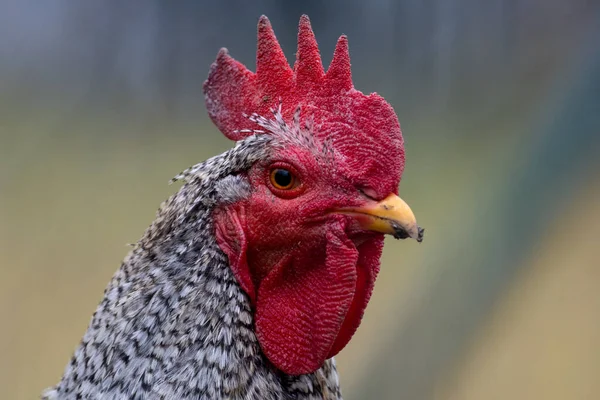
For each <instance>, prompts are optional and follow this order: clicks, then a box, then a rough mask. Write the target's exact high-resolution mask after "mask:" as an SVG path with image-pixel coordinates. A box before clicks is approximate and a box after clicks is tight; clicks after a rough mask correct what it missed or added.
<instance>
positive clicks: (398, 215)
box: [339, 194, 424, 242]
mask: <svg viewBox="0 0 600 400" xmlns="http://www.w3.org/2000/svg"><path fill="white" fill-rule="evenodd" d="M339 212H341V213H344V214H350V215H352V216H354V217H355V218H356V220H357V221H358V223H359V224H360V226H361V227H362V228H363V229H366V230H370V231H374V232H380V233H385V234H389V235H393V236H394V237H395V238H396V239H406V238H409V237H410V238H413V239H416V240H417V242H421V241H423V232H424V229H423V228H420V227H419V226H418V225H417V219H416V218H415V214H413V212H412V210H411V209H410V207H409V206H408V204H406V202H405V201H404V200H402V199H401V198H400V197H398V196H396V195H395V194H390V195H389V196H388V197H386V198H385V199H383V200H382V201H380V202H378V203H372V204H369V205H366V206H362V207H351V208H344V209H342V210H339Z"/></svg>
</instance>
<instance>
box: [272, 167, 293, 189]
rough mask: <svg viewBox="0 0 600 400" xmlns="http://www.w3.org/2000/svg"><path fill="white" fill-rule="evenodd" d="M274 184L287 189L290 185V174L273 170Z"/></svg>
mask: <svg viewBox="0 0 600 400" xmlns="http://www.w3.org/2000/svg"><path fill="white" fill-rule="evenodd" d="M274 179H275V183H276V184H278V185H279V186H281V187H288V186H289V185H290V184H291V183H292V173H291V172H290V171H288V170H285V169H277V170H275V176H274Z"/></svg>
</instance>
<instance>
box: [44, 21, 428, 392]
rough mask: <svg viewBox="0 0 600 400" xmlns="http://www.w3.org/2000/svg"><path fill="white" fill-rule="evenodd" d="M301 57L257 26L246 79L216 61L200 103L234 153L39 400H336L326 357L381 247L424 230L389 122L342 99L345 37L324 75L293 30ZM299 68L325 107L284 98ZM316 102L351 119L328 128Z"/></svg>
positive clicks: (346, 335) (100, 313)
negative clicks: (286, 54) (407, 197)
mask: <svg viewBox="0 0 600 400" xmlns="http://www.w3.org/2000/svg"><path fill="white" fill-rule="evenodd" d="M298 54H299V55H298V57H299V60H298V62H297V68H296V72H295V73H294V75H291V74H290V73H291V72H290V71H291V69H289V65H287V62H285V61H282V57H283V53H282V52H281V49H280V48H279V47H278V44H277V42H276V40H275V39H274V35H273V32H272V29H271V27H270V24H269V22H268V20H267V19H266V18H264V17H263V18H261V21H260V22H259V54H258V64H259V65H258V67H257V73H256V75H254V74H253V73H250V72H249V71H247V70H245V68H244V67H243V66H242V65H241V64H239V63H237V62H236V61H234V60H233V59H231V58H230V57H229V56H228V55H227V53H226V52H224V51H222V52H221V53H220V54H219V57H218V58H217V61H216V63H215V64H213V66H212V67H211V72H210V74H209V79H208V80H207V82H206V83H205V87H204V90H205V95H206V99H207V106H208V109H209V114H210V115H211V118H212V119H213V121H214V122H215V123H216V125H217V126H218V127H219V128H220V129H221V130H222V131H223V132H224V133H225V135H226V136H228V137H229V138H231V139H234V140H235V141H236V142H237V143H236V145H235V147H234V148H232V149H231V150H229V151H226V152H225V153H223V154H221V155H219V156H216V157H213V158H211V159H209V160H207V161H205V162H202V163H200V164H197V165H195V166H192V167H190V168H189V169H187V170H186V171H184V172H182V173H181V174H180V175H178V176H177V177H176V180H181V181H183V182H184V184H183V186H182V187H181V189H180V190H179V191H178V192H177V193H176V194H175V195H173V196H172V197H171V198H170V199H169V200H167V201H166V202H165V203H164V204H163V205H162V206H161V208H160V209H159V211H158V213H157V218H156V220H155V221H154V222H153V223H152V225H151V226H150V227H149V228H148V229H147V230H146V232H145V234H144V236H143V237H142V238H141V240H140V241H139V242H138V243H137V244H136V245H135V247H134V249H133V250H132V251H131V253H130V254H129V255H128V256H127V258H126V259H125V261H124V262H123V264H122V265H121V268H120V269H119V270H118V271H117V272H116V274H115V275H114V277H113V278H112V280H111V282H110V283H109V285H108V287H107V288H106V290H105V292H104V298H103V300H102V301H101V303H100V305H99V306H98V308H97V310H96V312H95V313H94V316H93V318H92V321H91V323H90V325H89V327H88V330H87V332H86V333H85V335H84V337H83V339H82V341H81V344H80V345H79V347H78V348H77V349H76V351H75V354H74V356H73V358H72V360H71V362H70V363H69V365H68V366H67V368H66V370H65V372H64V375H63V378H62V380H61V381H60V382H59V383H58V384H57V385H56V386H55V387H53V388H51V389H49V390H47V391H46V392H45V394H44V398H45V399H48V400H54V399H67V400H68V399H115V400H120V399H123V400H125V399H139V400H142V399H148V400H153V399H181V400H188V399H197V400H200V399H231V400H235V399H240V400H241V399H248V400H250V399H265V400H275V399H290V400H292V399H296V400H308V399H332V400H335V399H341V392H340V388H339V382H338V375H337V371H336V367H335V362H334V360H333V358H332V357H333V356H334V355H335V354H337V352H339V351H340V350H341V349H342V348H343V347H344V346H345V345H346V343H347V342H348V341H349V340H350V338H351V336H352V334H353V333H354V332H355V330H356V329H357V327H358V324H359V323H360V319H361V317H362V313H363V311H364V308H365V307H366V303H367V302H368V300H369V297H370V294H371V290H372V287H373V284H374V279H375V276H376V274H377V272H378V269H379V257H380V255H381V250H382V246H383V234H384V233H389V234H393V235H394V236H395V237H398V238H404V237H409V236H410V237H414V238H416V239H418V240H420V239H421V237H422V230H421V229H420V228H418V227H417V225H416V221H415V219H414V215H412V212H411V211H410V209H409V208H408V206H407V205H406V204H405V203H403V202H402V201H401V200H400V198H398V197H397V196H396V195H395V194H394V193H395V192H396V191H397V186H398V182H399V178H400V174H401V172H402V168H403V165H404V150H403V147H402V137H401V134H400V129H399V125H398V122H397V119H396V117H395V114H394V113H393V110H392V109H391V107H390V106H389V105H387V103H385V102H384V101H383V99H382V98H380V97H378V96H376V95H370V96H364V95H363V94H362V93H360V92H358V91H356V90H355V89H353V88H352V85H351V81H349V79H350V78H349V61H348V60H349V59H348V57H347V42H346V41H345V37H343V38H342V39H340V41H339V42H338V48H337V49H336V55H334V61H332V65H331V66H330V69H329V71H328V72H327V74H328V75H324V74H323V73H322V67H320V68H321V69H320V70H319V68H318V66H320V58H319V57H318V49H317V48H316V42H315V41H314V35H313V33H312V30H311V29H310V25H309V22H308V18H307V17H303V18H302V19H301V22H300V33H299V53H298ZM315 61H318V66H317V64H316V63H315ZM278 62H280V64H277V63H278ZM281 62H285V66H284V65H283V64H281ZM307 66H308V67H310V68H307ZM265 68H266V69H267V73H266V75H265ZM285 68H288V69H287V70H286V69H285ZM269 69H270V70H269ZM303 69H304V70H305V72H304V74H306V73H308V72H309V73H310V74H314V73H316V74H317V75H315V76H316V79H321V80H322V81H323V82H324V84H323V85H321V86H319V89H318V90H322V89H321V87H322V88H324V90H326V92H324V93H325V94H321V95H320V96H321V97H318V96H316V97H315V98H316V99H317V100H318V101H321V103H318V102H317V103H315V102H312V103H311V102H308V103H307V102H306V100H302V99H301V96H305V97H307V96H306V93H304V92H303V91H306V89H305V88H304V89H303V87H301V86H298V85H296V86H295V89H294V91H291V90H290V88H289V87H288V88H287V89H286V88H285V87H282V86H281V84H282V82H283V85H287V84H288V83H289V82H292V81H290V79H296V82H300V81H302V80H305V79H304V78H306V77H310V75H306V76H304V78H303V72H302V71H303ZM261 71H262V73H261ZM306 71H308V72H306ZM345 71H348V72H347V73H346V72H345ZM261 74H262V75H261ZM261 76H263V77H264V76H266V78H265V79H264V81H263V83H260V79H261ZM278 80H279V81H278ZM273 81H275V82H279V83H278V84H279V85H280V86H279V87H271V88H270V89H269V85H271V83H272V82H273ZM286 82H287V83H286ZM311 85H312V84H311ZM311 87H314V88H317V86H311ZM258 89H260V90H262V92H260V95H259V94H258V92H255V91H256V90H258ZM269 90H274V91H275V92H279V93H282V96H281V97H280V98H279V99H278V100H274V99H273V97H274V96H273V95H266V94H265V91H267V92H268V91H269ZM311 90H312V89H311ZM314 90H317V89H314ZM236 91H237V92H236ZM240 91H241V92H240ZM253 91H254V92H253ZM238 92H239V93H238ZM338 92H339V94H338ZM303 93H304V94H303ZM316 93H321V92H316ZM327 96H330V97H331V96H333V98H334V99H335V100H336V101H338V100H339V99H338V97H339V98H341V99H342V100H343V101H341V102H339V104H337V103H336V104H334V106H335V107H334V109H335V113H337V112H339V110H342V111H343V110H344V107H345V108H346V109H348V110H358V111H356V112H355V115H354V118H355V119H356V120H355V121H354V122H353V121H349V120H340V118H339V117H335V113H334V114H332V111H331V110H332V107H333V106H331V105H328V103H325V102H324V101H325V100H323V99H327V98H328V97H327ZM344 96H346V97H344ZM308 98H311V96H308ZM346 98H347V99H349V100H344V99H346ZM319 99H320V100H319ZM317 100H315V101H317ZM311 101H312V100H311ZM267 103H268V104H267ZM356 104H358V106H357V105H356ZM273 105H274V106H273ZM265 107H269V108H268V109H269V110H270V112H271V113H272V118H267V117H264V116H263V115H262V114H264V113H263V112H264V110H265ZM302 107H304V108H302ZM353 107H354V108H353ZM240 109H245V110H247V112H249V113H248V114H244V112H240ZM322 110H325V111H326V112H325V113H322ZM257 111H258V113H257ZM323 116H325V117H323ZM324 118H325V119H324ZM352 124H354V125H356V127H358V128H352V126H354V125H352ZM340 127H341V128H340ZM350 128H352V129H359V131H357V132H358V133H357V134H356V135H355V134H349V133H348V132H341V133H340V132H339V130H340V129H345V130H348V129H350ZM363 131H365V132H371V131H372V132H375V133H376V134H379V135H384V137H385V138H384V139H381V138H380V139H378V140H373V139H368V138H366V137H361V136H360V134H363V133H362V132H363ZM377 132H379V133H377ZM340 135H342V136H340ZM386 135H387V136H386ZM356 138H358V139H356ZM367 139H368V140H367ZM357 143H359V144H361V145H360V146H359V147H357ZM381 146H383V147H381ZM380 147H381V148H380ZM389 170H391V171H392V172H391V173H389Z"/></svg>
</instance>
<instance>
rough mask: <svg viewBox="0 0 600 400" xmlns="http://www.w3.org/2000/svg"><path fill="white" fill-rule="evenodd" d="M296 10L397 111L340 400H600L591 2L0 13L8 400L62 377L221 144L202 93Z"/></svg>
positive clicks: (598, 112)
mask: <svg viewBox="0 0 600 400" xmlns="http://www.w3.org/2000/svg"><path fill="white" fill-rule="evenodd" d="M263 13H264V14H267V15H268V16H269V17H270V19H271V21H272V24H273V26H274V28H275V31H276V33H277V35H278V37H279V39H280V41H281V44H282V46H283V48H284V50H285V52H286V55H287V56H288V59H289V60H290V62H292V61H293V59H294V52H295V46H296V45H295V35H296V26H297V22H298V19H299V17H300V15H301V14H302V13H308V14H309V16H310V17H311V20H312V23H313V28H314V29H315V32H316V36H317V39H318V41H319V43H320V47H321V52H322V56H323V61H324V63H325V65H327V64H328V63H329V61H330V60H331V55H332V52H333V47H334V45H335V41H336V39H337V37H338V36H339V35H340V34H341V33H345V34H347V35H348V36H349V40H350V50H351V56H352V63H353V65H352V66H353V72H354V81H355V86H356V87H357V88H358V89H360V90H362V91H365V92H371V91H377V92H379V93H380V94H382V95H383V96H384V97H386V98H387V99H388V100H389V101H390V102H391V103H392V104H393V105H394V107H395V109H396V111H397V113H398V115H399V118H400V121H401V123H402V127H403V132H404V137H405V141H406V151H407V164H406V165H407V166H406V171H405V174H404V177H403V179H402V184H401V188H400V192H401V195H402V197H403V198H404V199H405V200H406V201H407V202H408V203H409V204H410V205H411V206H412V208H413V210H414V211H415V213H416V215H417V217H418V220H419V223H420V224H421V225H422V226H424V227H425V228H426V240H425V241H424V243H422V244H421V245H418V244H417V243H416V242H408V241H406V242H395V241H390V242H389V243H388V244H387V246H386V249H385V252H384V259H383V267H382V271H381V275H380V278H379V281H378V284H377V286H376V290H375V294H374V297H373V300H372V302H371V305H370V306H369V308H368V310H367V314H366V317H365V320H364V322H363V324H362V326H361V328H360V329H359V331H358V333H357V335H356V336H355V338H354V340H353V341H352V342H351V344H350V345H349V346H348V347H346V349H345V350H344V351H343V352H342V353H341V354H340V356H339V357H338V365H339V369H340V372H341V380H342V385H343V386H342V387H343V391H344V394H345V398H346V399H348V400H358V399H409V400H412V399H414V400H421V399H444V400H446V399H447V400H450V399H452V400H455V399H456V400H463V399H466V400H481V399H486V400H489V399H491V400H494V399H517V400H518V399H557V400H558V399H561V400H562V399H569V400H579V399H582V400H583V399H600V160H599V158H600V5H599V4H598V3H597V2H595V1H592V0H588V1H586V0H562V1H561V0H489V1H480V0H427V1H417V0H402V1H392V0H376V1H370V2H363V1H358V0H348V1H328V2H319V1H304V2H277V1H255V2H244V1H237V2H234V1H222V2H202V1H179V2H167V1H158V0H147V1H128V2H122V1H116V0H107V1H96V2H83V1H81V2H75V1H68V0H52V1H46V2H31V1H17V0H2V1H0V321H1V323H2V327H1V329H0V399H7V400H10V399H18V400H20V399H33V398H36V396H38V394H39V393H40V391H41V390H42V389H44V388H45V387H47V386H50V385H52V384H54V383H55V382H56V381H57V380H58V379H59V377H60V375H61V373H62V370H63V368H64V366H65V365H66V363H67V362H68V360H69V357H70V355H71V353H72V351H73V350H74V348H75V346H76V345H77V343H78V342H79V340H80V338H81V336H82V334H83V333H84V331H85V329H86V326H87V323H88V321H89V319H90V317H91V314H92V312H93V311H94V309H95V307H96V304H97V303H98V302H99V300H100V299H101V297H102V291H103V289H104V287H105V285H106V284H107V282H108V281H109V279H110V277H111V275H112V274H113V272H114V271H115V270H116V268H118V266H119V263H120V261H121V260H122V258H123V257H124V256H125V255H126V253H127V252H128V247H127V246H126V244H127V243H132V242H135V241H137V239H138V238H139V237H140V236H141V234H142V232H143V231H144V229H145V228H146V226H147V225H149V224H150V222H151V221H152V219H153V217H154V213H155V211H156V209H157V207H158V205H159V204H160V202H161V201H162V200H164V199H165V198H166V197H168V196H169V195H170V194H171V193H172V192H173V191H175V190H176V187H173V186H168V185H167V181H168V180H169V179H170V178H171V177H172V176H174V175H175V174H176V173H177V172H179V171H180V170H182V169H183V168H185V167H187V166H188V165H190V164H193V163H196V162H198V161H201V160H204V159H206V158H208V157H210V156H211V155H214V154H216V153H220V152H222V151H224V150H225V149H227V148H229V147H230V146H231V143H230V142H228V141H227V140H226V139H225V138H224V137H223V136H222V135H221V134H220V133H219V132H218V131H217V129H216V128H215V127H214V126H213V125H212V124H211V123H210V121H209V120H208V118H207V116H206V112H205V109H204V101H203V96H202V90H201V89H202V82H203V80H204V79H205V78H206V75H207V72H208V68H209V65H210V63H211V62H212V61H213V60H214V57H215V56H216V53H217V51H218V49H219V48H220V47H222V46H226V47H228V48H229V50H230V53H231V54H232V55H233V56H234V57H235V58H237V59H238V60H240V61H242V62H244V63H246V64H247V65H248V66H249V67H251V68H253V66H254V51H255V30H256V23H257V19H258V17H259V15H260V14H263Z"/></svg>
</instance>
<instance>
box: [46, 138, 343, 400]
mask: <svg viewBox="0 0 600 400" xmlns="http://www.w3.org/2000/svg"><path fill="white" fill-rule="evenodd" d="M276 140H277V139H276V138H273V137H272V136H267V135H255V136H251V137H249V138H247V139H245V140H243V141H241V142H238V144H237V145H236V146H235V148H233V149H231V150H229V151H227V152H225V153H223V154H221V155H219V156H217V157H213V158H211V159H209V160H207V161H206V162H204V163H201V164H198V165H197V166H194V167H192V168H190V169H189V170H188V172H186V173H182V175H181V176H179V178H181V179H185V180H187V181H188V182H187V183H185V184H184V185H183V186H182V187H181V189H180V190H179V191H178V192H177V193H176V194H175V195H173V196H172V197H171V198H170V199H169V200H167V201H166V202H165V203H164V204H163V205H162V206H161V208H160V210H159V211H158V213H157V218H156V220H155V221H154V223H153V224H152V225H151V226H150V227H149V228H148V230H147V231H146V233H145V234H144V236H143V237H142V239H141V240H140V241H139V242H138V243H137V244H136V246H135V247H134V249H133V250H132V251H131V253H130V254H129V255H128V256H127V258H126V259H125V261H124V262H123V264H122V265H121V268H120V269H119V270H118V271H117V272H116V274H115V275H114V277H113V279H112V281H111V282H110V284H109V285H108V287H107V288H106V290H105V293H104V299H103V300H102V302H101V303H100V305H99V306H98V308H97V310H96V312H95V313H94V316H93V318H92V321H91V323H90V325H89V328H88V330H87V332H86V334H85V336H84V337H83V340H82V342H81V344H80V345H79V347H78V348H77V350H76V351H75V354H74V356H73V358H72V360H71V362H70V363H69V365H68V366H67V368H66V370H65V372H64V376H63V378H62V380H61V381H60V382H59V383H58V384H57V385H56V386H55V387H54V388H51V389H48V390H47V391H46V392H45V394H44V397H43V399H45V400H54V399H61V400H62V399H65V400H69V399H107V400H108V399H115V400H121V399H122V400H125V399H139V400H142V399H148V400H154V399H157V400H158V399H181V400H188V399H195V400H200V399H231V400H236V399H240V400H241V399H248V400H249V399H265V400H275V399H298V400H304V399H306V400H308V399H314V400H316V399H341V394H340V388H339V382H338V376H337V372H336V368H335V362H334V361H333V359H331V360H328V361H327V362H326V363H325V365H324V366H323V367H322V368H321V369H319V370H317V371H316V372H314V373H312V374H307V375H301V376H288V375H285V374H283V373H281V372H280V371H277V370H276V369H275V368H274V367H273V366H272V365H271V363H270V362H269V361H268V360H267V359H266V358H265V357H264V355H263V353H262V352H261V349H260V346H259V343H258V341H257V339H256V336H255V333H254V328H253V318H252V310H251V305H250V302H249V299H248V296H247V295H246V294H245V293H244V292H243V291H242V289H241V288H240V286H239V285H238V283H237V282H236V280H235V278H234V276H233V274H232V272H231V270H230V268H229V265H228V260H227V257H226V256H225V255H224V254H223V252H222V251H221V250H220V248H219V246H218V245H217V243H216V241H215V238H214V234H213V227H212V226H211V224H212V222H211V221H212V219H211V212H212V210H214V208H215V207H216V206H218V205H219V204H221V203H223V202H234V201H236V200H239V198H241V197H243V196H245V195H247V194H248V183H247V181H246V180H245V179H244V178H241V177H239V175H238V173H239V172H241V171H244V170H246V169H248V168H249V167H250V166H251V165H252V164H253V163H254V162H255V161H258V160H261V159H265V158H267V157H268V156H269V149H272V148H273V147H274V145H275V146H276V143H275V142H276Z"/></svg>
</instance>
